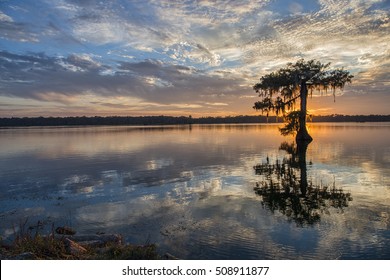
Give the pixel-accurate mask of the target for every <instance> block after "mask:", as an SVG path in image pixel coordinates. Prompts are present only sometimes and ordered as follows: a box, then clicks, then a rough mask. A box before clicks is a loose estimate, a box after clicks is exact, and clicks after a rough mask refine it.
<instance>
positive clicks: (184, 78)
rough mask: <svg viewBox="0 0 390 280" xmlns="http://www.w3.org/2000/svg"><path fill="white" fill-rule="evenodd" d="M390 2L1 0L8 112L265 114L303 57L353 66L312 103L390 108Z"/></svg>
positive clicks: (357, 109) (1, 73)
mask: <svg viewBox="0 0 390 280" xmlns="http://www.w3.org/2000/svg"><path fill="white" fill-rule="evenodd" d="M389 14H390V1H389V0H365V1H362V0H318V1H313V0H307V1H306V0H304V1H288V0H258V1H250V0H215V1H206V0H198V1H191V0H183V1H175V0H173V1H168V0H167V1H162V0H150V1H147V0H137V1H129V0H112V1H102V0H100V1H98V0H20V1H19V0H0V117H24V116H27V117H36V116H45V117H48V116H54V117H56V116H113V115H118V116H144V115H171V116H188V115H191V116H193V117H200V116H227V115H230V116H234V115H254V114H259V113H260V112H256V111H255V110H254V109H253V108H252V106H253V104H254V102H256V101H257V100H258V99H259V97H258V96H257V94H256V93H255V91H254V90H253V85H254V84H256V83H257V82H258V81H259V78H260V77H261V76H262V75H265V74H267V73H270V72H272V71H275V70H277V69H279V68H280V67H284V66H285V65H286V63H288V62H295V61H297V60H298V59H300V58H303V59H306V60H309V59H315V60H319V61H321V62H323V63H327V62H330V63H331V67H334V68H341V67H343V68H344V69H345V70H348V71H350V72H351V73H352V74H353V75H354V79H353V83H352V84H351V85H348V86H346V87H345V89H344V90H343V91H340V92H337V95H336V102H334V99H333V96H332V95H320V94H316V95H315V96H313V97H312V98H310V99H309V100H308V106H309V112H310V113H312V114H316V115H326V114H363V115H367V114H390V109H389V108H390V90H389V89H390V43H389V42H390V20H389V17H390V16H389Z"/></svg>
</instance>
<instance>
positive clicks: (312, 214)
mask: <svg viewBox="0 0 390 280" xmlns="http://www.w3.org/2000/svg"><path fill="white" fill-rule="evenodd" d="M308 144H309V143H308V142H307V141H300V142H298V144H297V145H295V144H294V143H292V144H288V143H287V142H284V143H282V144H281V146H280V149H281V150H284V151H286V152H287V153H288V156H287V157H285V158H284V159H283V160H282V161H280V160H276V162H275V163H270V160H269V158H268V157H267V159H266V162H265V163H263V164H258V165H256V166H254V169H255V173H256V174H257V175H261V176H262V180H261V181H260V182H258V183H256V187H255V188H254V191H255V193H256V194H257V195H259V196H261V197H262V204H263V205H264V206H265V207H266V208H267V209H269V210H270V211H271V212H274V211H276V210H277V211H279V212H281V213H283V214H284V215H286V216H287V217H288V218H289V219H292V220H293V221H295V222H296V224H297V225H299V226H304V225H313V224H315V223H317V222H319V221H320V219H321V214H322V213H324V212H328V209H329V208H331V207H332V208H337V209H340V210H342V209H343V208H345V207H347V206H348V202H349V201H351V200H352V198H351V194H350V193H345V192H344V191H343V190H342V189H337V188H336V186H335V185H333V186H330V187H329V186H318V185H317V186H316V185H314V184H313V183H312V182H311V181H308V179H307V164H306V150H307V147H308Z"/></svg>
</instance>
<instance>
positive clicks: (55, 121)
mask: <svg viewBox="0 0 390 280" xmlns="http://www.w3.org/2000/svg"><path fill="white" fill-rule="evenodd" d="M311 121H312V122H390V115H353V116H349V115H328V116H312V117H311ZM277 122H280V123H281V122H283V119H282V118H281V117H275V116H272V117H266V116H228V117H200V118H192V117H191V116H188V117H186V116H181V117H172V116H143V117H119V116H112V117H97V116H96V117H85V116H84V117H33V118H27V117H25V118H0V127H12V126H68V125H74V126H82V125H173V124H236V123H277Z"/></svg>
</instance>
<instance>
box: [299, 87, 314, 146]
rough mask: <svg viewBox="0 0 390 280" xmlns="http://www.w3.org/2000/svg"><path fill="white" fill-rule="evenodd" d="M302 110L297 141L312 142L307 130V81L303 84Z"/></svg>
mask: <svg viewBox="0 0 390 280" xmlns="http://www.w3.org/2000/svg"><path fill="white" fill-rule="evenodd" d="M300 93H301V110H300V113H299V129H298V133H297V136H296V137H295V140H296V141H297V142H298V141H304V142H309V143H310V142H311V141H312V140H313V138H312V137H311V136H310V135H309V132H307V128H306V114H307V86H306V81H305V80H302V82H301V92H300Z"/></svg>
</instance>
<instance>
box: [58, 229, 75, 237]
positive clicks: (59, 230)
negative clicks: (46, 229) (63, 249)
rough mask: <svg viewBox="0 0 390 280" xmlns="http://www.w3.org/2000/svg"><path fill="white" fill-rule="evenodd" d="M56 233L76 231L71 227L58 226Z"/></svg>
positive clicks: (70, 233) (69, 233)
mask: <svg viewBox="0 0 390 280" xmlns="http://www.w3.org/2000/svg"><path fill="white" fill-rule="evenodd" d="M56 233H58V234H63V235H74V234H76V231H75V230H74V229H72V228H71V227H58V228H56Z"/></svg>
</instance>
